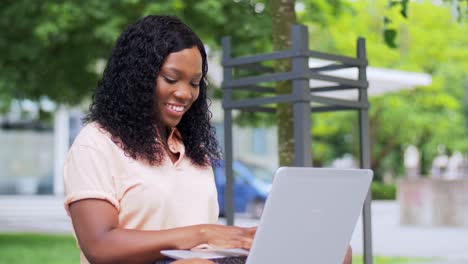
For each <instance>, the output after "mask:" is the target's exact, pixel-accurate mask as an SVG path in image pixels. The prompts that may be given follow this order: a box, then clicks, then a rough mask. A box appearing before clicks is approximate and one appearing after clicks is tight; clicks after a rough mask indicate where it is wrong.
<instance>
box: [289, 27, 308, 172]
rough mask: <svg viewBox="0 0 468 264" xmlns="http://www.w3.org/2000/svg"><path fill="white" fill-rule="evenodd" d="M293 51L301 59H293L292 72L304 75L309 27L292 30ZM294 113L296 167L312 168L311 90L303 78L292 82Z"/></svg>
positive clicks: (306, 69) (306, 79) (293, 28)
mask: <svg viewBox="0 0 468 264" xmlns="http://www.w3.org/2000/svg"><path fill="white" fill-rule="evenodd" d="M291 40H292V45H291V49H292V51H293V52H294V53H296V55H300V56H299V57H294V58H293V59H292V72H293V73H304V76H305V75H306V74H307V72H308V71H309V56H308V51H309V34H308V31H307V27H306V26H303V25H294V26H293V27H292V29H291ZM292 86H293V95H294V97H295V101H294V102H293V113H294V165H295V166H298V167H310V166H312V151H311V144H312V139H311V135H310V129H311V121H310V99H311V98H310V97H311V96H310V90H309V79H308V78H305V77H303V78H301V79H294V80H293V81H292Z"/></svg>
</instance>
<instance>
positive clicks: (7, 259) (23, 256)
mask: <svg viewBox="0 0 468 264" xmlns="http://www.w3.org/2000/svg"><path fill="white" fill-rule="evenodd" d="M0 256H1V257H0V264H20V263H48V264H67V263H70V264H72V263H74V264H75V263H79V262H80V256H79V250H78V247H77V244H76V242H75V239H74V238H73V236H71V235H39V234H0Z"/></svg>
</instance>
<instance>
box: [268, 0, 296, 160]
mask: <svg viewBox="0 0 468 264" xmlns="http://www.w3.org/2000/svg"><path fill="white" fill-rule="evenodd" d="M294 6H295V0H271V17H272V22H273V48H274V50H276V51H279V50H285V49H289V48H291V26H292V25H294V24H296V23H297V19H296V12H295V10H294ZM275 70H276V72H287V71H290V70H291V61H290V60H281V61H277V62H276V64H275ZM276 92H277V94H290V93H291V92H292V84H291V82H290V81H281V82H278V83H277V86H276ZM276 114H277V120H278V158H279V165H280V166H291V165H293V163H294V131H293V128H294V124H293V111H292V105H291V104H278V107H277V112H276Z"/></svg>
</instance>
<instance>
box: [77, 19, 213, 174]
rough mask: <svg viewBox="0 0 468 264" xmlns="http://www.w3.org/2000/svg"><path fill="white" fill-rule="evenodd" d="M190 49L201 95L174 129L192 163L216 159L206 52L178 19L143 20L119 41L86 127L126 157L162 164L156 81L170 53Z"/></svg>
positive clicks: (105, 71)
mask: <svg viewBox="0 0 468 264" xmlns="http://www.w3.org/2000/svg"><path fill="white" fill-rule="evenodd" d="M192 47H197V48H198V50H199V51H200V54H201V57H202V74H203V77H202V80H201V82H200V94H199V96H198V99H197V100H196V101H195V102H194V103H193V104H192V106H191V107H190V109H189V110H188V111H187V112H186V113H185V114H184V116H183V118H182V120H181V121H180V123H179V124H178V125H177V129H178V130H179V131H180V133H181V135H182V138H183V141H184V145H185V153H186V155H187V156H188V157H189V158H190V159H191V161H192V163H194V164H196V165H199V166H206V165H209V163H210V160H212V159H219V157H220V151H219V147H218V142H217V140H216V138H215V130H214V128H213V127H212V126H211V125H210V123H209V120H210V119H211V112H210V111H209V109H208V101H209V99H208V98H207V91H206V89H207V84H206V73H207V71H208V63H207V58H206V52H205V48H204V46H203V43H202V41H201V40H200V39H199V38H198V36H197V35H196V34H195V33H194V32H193V31H192V30H191V29H190V28H189V27H188V26H187V25H185V24H184V23H183V22H182V21H180V20H179V19H178V18H176V17H172V16H147V17H145V18H143V19H141V20H139V21H137V22H136V23H134V24H132V25H130V26H129V27H128V28H127V29H126V30H125V31H124V32H123V33H122V34H121V35H120V37H119V38H118V40H117V42H116V44H115V47H114V49H113V51H112V54H111V56H110V58H109V61H108V63H107V66H106V68H105V70H104V73H103V76H102V80H101V81H99V83H98V86H97V89H96V91H95V92H94V95H93V101H92V103H91V105H90V108H89V110H90V111H89V114H88V115H87V116H86V117H85V118H84V121H85V122H86V123H89V122H93V121H97V122H98V123H99V125H100V126H101V127H102V128H104V129H105V130H106V131H108V132H109V133H110V134H111V135H112V138H113V140H114V142H116V143H118V144H119V145H120V147H121V148H122V149H123V150H124V151H125V153H126V154H127V155H129V156H130V157H132V158H134V159H143V160H146V161H147V162H149V163H150V164H152V165H159V164H161V162H162V160H163V158H164V146H163V145H162V144H161V142H160V141H158V139H157V135H158V133H157V129H158V122H155V120H159V116H158V115H159V114H158V113H157V112H155V109H154V106H155V105H156V102H155V100H157V98H155V96H154V90H155V83H156V82H155V81H156V77H157V76H158V74H159V70H160V68H161V66H162V64H163V62H164V60H165V58H166V57H167V56H168V55H169V54H170V53H173V52H178V51H181V50H183V49H187V48H192ZM159 140H165V139H161V138H160V139H159Z"/></svg>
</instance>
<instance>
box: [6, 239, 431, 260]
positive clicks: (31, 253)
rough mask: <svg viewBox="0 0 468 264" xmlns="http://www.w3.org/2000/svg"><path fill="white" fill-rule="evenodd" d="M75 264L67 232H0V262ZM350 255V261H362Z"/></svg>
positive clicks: (73, 245)
mask: <svg viewBox="0 0 468 264" xmlns="http://www.w3.org/2000/svg"><path fill="white" fill-rule="evenodd" d="M429 261H430V259H427V258H403V257H381V256H376V257H374V264H413V263H423V262H429ZM35 263H37V264H39V263H41V264H43V263H44V264H79V263H80V256H79V251H78V248H77V246H76V242H75V239H74V238H73V236H71V235H49V234H0V264H35ZM362 263H363V261H362V257H361V256H353V264H362Z"/></svg>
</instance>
